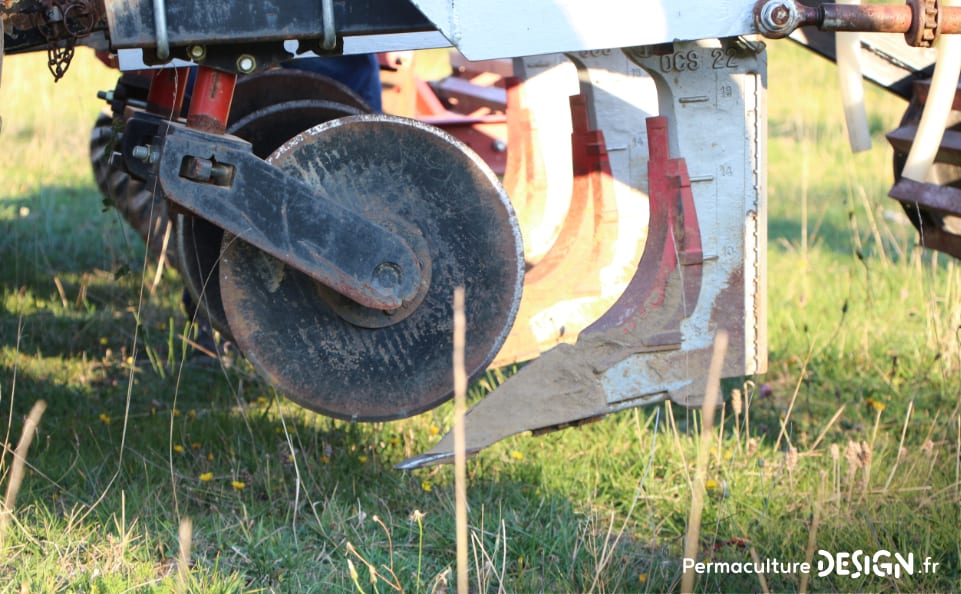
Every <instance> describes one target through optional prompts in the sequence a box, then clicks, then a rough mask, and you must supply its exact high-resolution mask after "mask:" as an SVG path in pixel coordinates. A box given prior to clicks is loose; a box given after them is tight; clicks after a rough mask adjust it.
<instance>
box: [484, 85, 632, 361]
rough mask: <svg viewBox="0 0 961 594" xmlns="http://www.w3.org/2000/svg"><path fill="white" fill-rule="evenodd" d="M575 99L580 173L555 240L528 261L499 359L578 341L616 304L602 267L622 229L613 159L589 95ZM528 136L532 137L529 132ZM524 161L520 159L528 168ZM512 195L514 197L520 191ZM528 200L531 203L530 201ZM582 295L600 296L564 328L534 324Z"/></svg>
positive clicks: (574, 142) (575, 162)
mask: <svg viewBox="0 0 961 594" xmlns="http://www.w3.org/2000/svg"><path fill="white" fill-rule="evenodd" d="M510 88H511V87H508V89H509V90H508V96H509V97H510V93H511V91H510ZM570 105H571V125H572V133H571V154H572V167H573V173H574V179H573V186H572V192H571V200H570V206H569V208H568V211H567V216H566V217H565V218H564V223H563V225H562V226H561V229H560V232H559V233H558V236H557V239H556V240H555V241H554V243H553V245H551V247H550V249H549V250H548V251H547V253H546V254H545V255H544V257H543V258H541V259H540V260H539V261H538V262H537V263H536V264H533V265H529V267H528V271H527V274H526V275H525V276H524V296H523V298H522V300H521V307H520V311H519V312H518V315H517V322H515V324H514V329H513V330H512V332H511V335H510V336H509V337H508V340H507V342H506V343H505V344H504V348H503V349H501V352H500V353H499V354H498V356H497V359H496V360H495V364H501V365H504V364H508V363H514V362H518V361H524V360H528V359H531V358H534V357H536V356H538V355H539V354H541V353H542V352H544V351H546V350H547V349H549V348H552V347H554V346H555V345H556V344H558V343H560V342H573V341H574V340H575V339H576V338H577V335H578V333H579V332H580V331H581V330H582V329H583V328H584V327H586V326H587V325H588V324H590V323H591V322H593V321H594V320H596V319H597V318H598V317H600V316H601V314H603V313H604V311H605V310H606V309H607V308H608V307H609V306H610V305H611V301H610V300H608V301H604V300H603V299H600V296H601V294H602V290H603V287H602V280H601V271H602V270H603V269H604V268H606V267H607V266H608V265H609V264H610V263H611V261H612V260H613V259H614V256H615V251H616V240H617V234H618V213H617V202H616V195H615V192H614V182H613V176H612V173H611V164H610V161H609V159H608V154H607V147H606V143H605V141H604V133H603V132H601V131H600V130H593V129H591V127H590V122H589V118H588V108H587V98H586V97H585V96H584V95H575V96H573V97H571V98H570ZM528 122H529V120H528ZM525 138H527V139H528V140H529V137H525ZM527 144H532V143H531V142H528V143H527ZM514 148H520V149H522V150H523V149H524V148H525V147H524V146H523V145H522V146H520V147H515V145H514V144H511V150H514ZM530 152H534V151H530ZM530 157H531V158H532V155H531V156H530ZM525 158H528V157H525ZM524 165H525V164H524V163H522V164H520V166H521V167H522V168H524ZM517 166H518V164H515V167H517ZM534 172H535V170H534V169H529V170H527V171H525V173H528V174H531V173H534ZM521 183H523V180H521ZM523 189H525V190H527V191H526V192H523V193H522V195H524V196H526V197H529V198H534V199H537V198H538V197H531V196H529V195H530V194H531V192H530V190H532V189H533V188H532V187H524V188H523ZM511 198H512V201H513V199H514V196H511ZM539 200H540V201H542V202H543V200H544V198H543V197H542V196H541V197H539ZM525 206H527V207H529V206H530V204H529V202H528V204H527V205H525ZM580 297H593V298H597V299H594V300H591V301H582V303H581V306H580V307H579V309H578V311H579V313H580V315H577V316H572V317H568V318H567V319H565V320H564V322H563V331H562V333H561V334H559V335H557V336H554V337H551V338H547V337H545V336H541V337H540V338H538V337H537V336H535V334H534V332H533V330H532V325H533V323H534V320H535V318H536V317H537V316H539V315H540V314H542V313H543V312H544V311H545V310H547V309H550V308H551V307H552V306H554V305H556V304H558V303H560V302H565V301H571V300H573V299H576V298H580Z"/></svg>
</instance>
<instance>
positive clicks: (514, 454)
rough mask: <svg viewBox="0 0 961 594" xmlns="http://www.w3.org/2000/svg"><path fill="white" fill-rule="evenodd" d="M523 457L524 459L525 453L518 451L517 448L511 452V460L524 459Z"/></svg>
mask: <svg viewBox="0 0 961 594" xmlns="http://www.w3.org/2000/svg"><path fill="white" fill-rule="evenodd" d="M523 459H524V454H522V453H520V452H518V451H517V450H514V451H513V452H511V460H523Z"/></svg>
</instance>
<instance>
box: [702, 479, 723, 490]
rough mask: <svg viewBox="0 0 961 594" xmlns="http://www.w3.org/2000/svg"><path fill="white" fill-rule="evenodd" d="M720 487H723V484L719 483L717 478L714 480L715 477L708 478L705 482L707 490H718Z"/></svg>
mask: <svg viewBox="0 0 961 594" xmlns="http://www.w3.org/2000/svg"><path fill="white" fill-rule="evenodd" d="M720 488H721V484H720V483H718V482H717V481H716V480H714V479H707V480H706V481H705V482H704V489H705V490H707V491H709V492H714V491H717V490H718V489H720Z"/></svg>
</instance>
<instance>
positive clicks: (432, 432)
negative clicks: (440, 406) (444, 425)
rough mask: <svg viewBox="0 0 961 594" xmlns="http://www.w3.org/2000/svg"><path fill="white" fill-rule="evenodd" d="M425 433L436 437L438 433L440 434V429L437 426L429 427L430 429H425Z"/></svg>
mask: <svg viewBox="0 0 961 594" xmlns="http://www.w3.org/2000/svg"><path fill="white" fill-rule="evenodd" d="M427 432H428V433H430V434H431V435H437V434H438V433H440V427H438V426H437V425H431V426H430V428H429V429H427Z"/></svg>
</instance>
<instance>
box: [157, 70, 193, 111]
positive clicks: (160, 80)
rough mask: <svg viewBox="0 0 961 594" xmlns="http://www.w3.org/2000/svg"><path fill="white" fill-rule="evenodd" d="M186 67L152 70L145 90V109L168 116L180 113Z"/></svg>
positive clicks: (185, 81) (185, 88) (185, 84)
mask: <svg viewBox="0 0 961 594" xmlns="http://www.w3.org/2000/svg"><path fill="white" fill-rule="evenodd" d="M189 72H190V71H189V70H188V69H187V68H161V69H159V70H155V71H153V74H152V78H151V79H150V90H149V91H148V92H147V111H149V112H151V113H156V114H159V115H165V116H168V117H177V116H178V115H180V108H181V107H182V106H183V102H184V92H185V91H186V90H187V75H188V74H189Z"/></svg>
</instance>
